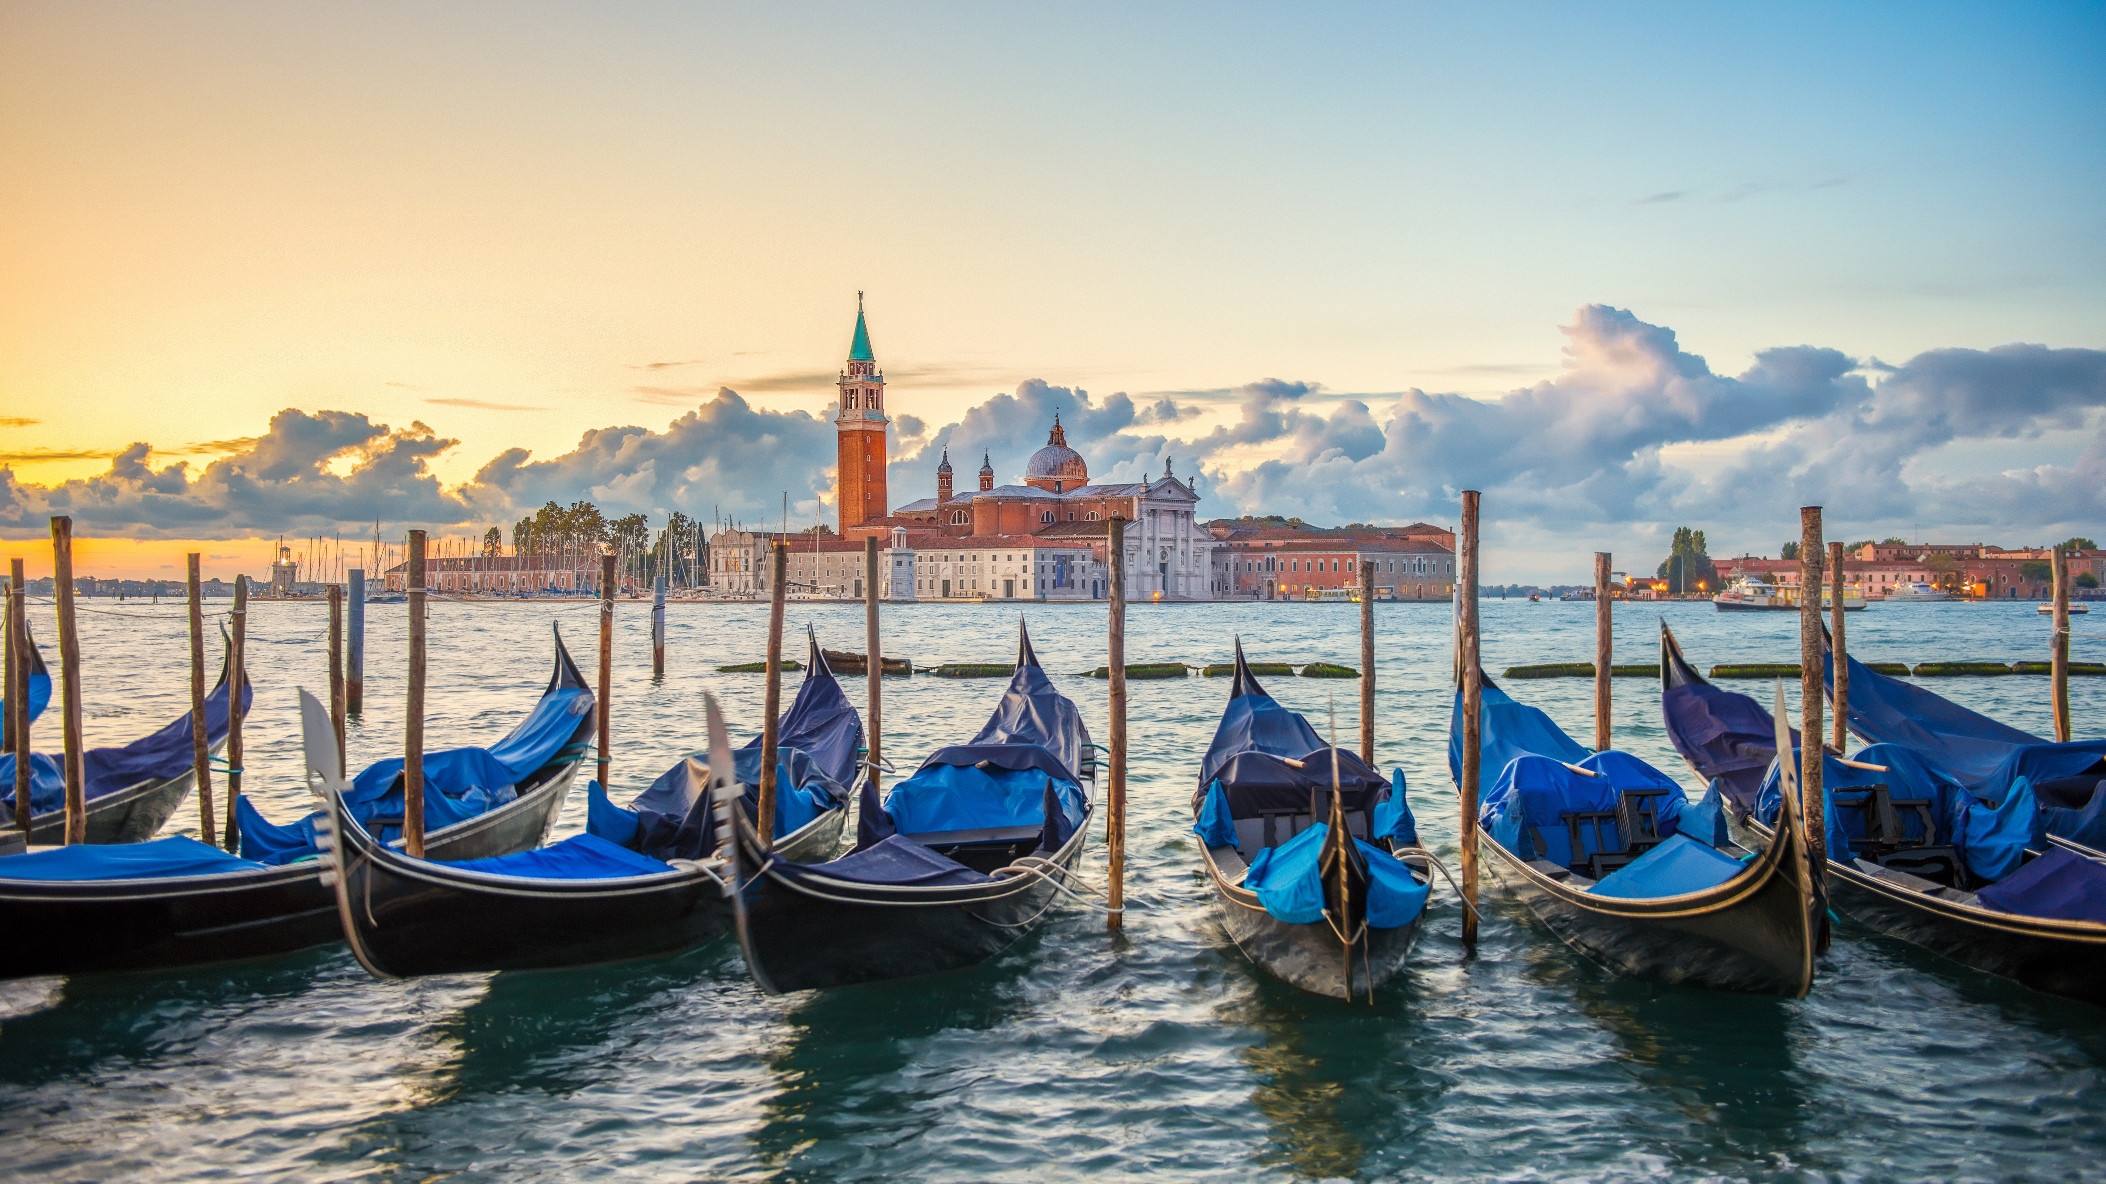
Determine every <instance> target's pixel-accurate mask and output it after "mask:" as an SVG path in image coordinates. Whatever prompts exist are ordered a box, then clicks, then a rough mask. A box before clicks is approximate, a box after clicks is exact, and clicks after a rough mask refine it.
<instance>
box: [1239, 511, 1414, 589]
mask: <svg viewBox="0 0 2106 1184" xmlns="http://www.w3.org/2000/svg"><path fill="white" fill-rule="evenodd" d="M1207 529H1208V532H1209V533H1210V534H1212V535H1213V536H1214V537H1215V538H1216V539H1217V540H1218V542H1219V550H1218V552H1217V555H1218V556H1219V559H1218V562H1217V565H1216V571H1215V575H1214V583H1215V585H1216V587H1217V588H1219V589H1220V591H1219V593H1218V595H1222V596H1229V597H1235V598H1237V599H1254V600H1281V599H1292V600H1307V599H1311V598H1318V599H1321V598H1323V597H1324V596H1325V594H1326V592H1327V591H1331V592H1332V593H1333V594H1336V592H1337V591H1338V590H1348V591H1349V590H1350V589H1353V588H1357V587H1358V586H1359V584H1360V569H1361V567H1362V566H1363V565H1366V566H1368V567H1370V568H1372V569H1373V572H1374V576H1375V596H1376V597H1377V598H1378V599H1382V600H1446V599H1448V598H1450V597H1451V596H1453V595H1454V593H1455V534H1454V532H1453V531H1449V530H1447V529H1445V528H1443V527H1438V526H1433V525H1430V524H1428V523H1424V522H1415V523H1413V524H1412V525H1410V526H1357V527H1340V528H1337V529H1329V530H1326V529H1318V528H1313V527H1308V526H1303V525H1301V524H1300V523H1281V522H1277V521H1276V520H1270V519H1268V520H1257V519H1218V520H1216V521H1214V522H1210V523H1208V524H1207Z"/></svg>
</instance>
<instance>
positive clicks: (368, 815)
mask: <svg viewBox="0 0 2106 1184" xmlns="http://www.w3.org/2000/svg"><path fill="white" fill-rule="evenodd" d="M592 706H593V700H592V692H591V691H588V690H586V689H585V688H583V687H572V686H554V687H551V688H550V689H549V690H548V691H547V692H546V693H545V694H543V695H542V697H541V700H540V702H538V703H536V704H535V705H534V710H533V712H532V713H531V714H530V715H528V716H527V718H526V719H525V720H524V721H523V722H521V723H520V725H519V726H518V727H516V728H514V729H512V731H511V733H510V734H509V735H507V736H506V737H505V738H504V739H503V740H500V741H498V742H497V743H496V744H494V745H492V746H491V747H489V748H449V749H445V750H442V751H439V752H429V753H426V754H425V755H424V831H425V833H426V834H430V833H432V832H433V831H437V830H441V829H443V828H445V827H449V826H452V825H454V824H456V823H460V822H465V821H467V820H468V819H470V818H475V817H478V816H480V815H482V814H486V813H488V812H489V811H491V810H494V809H496V808H497V807H499V806H502V805H504V804H506V803H507V802H510V801H512V800H514V799H515V798H517V797H518V796H519V795H518V791H517V790H516V789H515V788H514V786H515V785H516V784H517V783H518V782H519V781H520V780H521V779H522V778H524V777H527V776H529V775H530V774H532V773H534V772H535V771H536V770H538V769H540V768H542V767H543V766H544V765H547V764H548V763H550V762H551V761H552V760H554V759H556V758H557V756H558V755H559V754H561V753H562V751H563V749H564V748H565V746H567V745H568V744H569V743H570V738H571V737H572V736H573V735H575V734H576V733H577V730H578V725H579V721H580V719H581V718H582V717H584V716H585V715H586V714H587V713H589V712H590V711H591V710H592ZM402 764H403V761H402V758H401V757H390V758H389V759H387V760H384V761H377V762H375V763H373V764H371V765H368V766H366V768H365V769H364V770H363V771H361V772H360V773H359V775H358V776H357V778H356V779H354V780H353V781H352V783H351V788H350V789H349V790H347V791H346V792H345V793H344V808H345V809H346V810H347V811H349V812H350V814H351V816H352V817H354V818H356V819H358V821H359V824H360V825H361V826H364V827H366V828H367V829H368V830H372V829H373V822H372V820H373V819H375V818H385V817H400V816H401V815H402V811H403V796H402ZM320 817H321V812H320V811H316V812H314V813H312V814H309V815H308V816H307V817H305V818H302V819H300V820H299V821H298V822H294V823H291V824H289V825H285V826H279V825H277V824H275V823H272V822H271V821H269V820H268V819H266V818H264V817H263V815H262V814H260V813H258V812H257V810H256V808H255V807H254V806H253V805H251V804H250V802H249V798H248V795H246V794H244V795H243V796H242V798H241V800H240V804H239V805H238V807H237V808H236V811H235V823H236V825H237V826H238V827H239V829H240V831H241V853H242V854H243V855H245V856H247V857H249V858H251V859H259V860H262V861H263V862H265V863H290V862H291V861H293V860H295V859H299V858H301V857H302V856H305V855H310V854H313V853H314V852H315V851H317V850H318V848H317V847H316V845H315V835H314V825H315V821H316V820H317V819H319V818H320ZM401 833H402V829H401V827H399V826H385V827H381V828H380V830H379V832H378V833H377V834H375V836H374V837H375V838H378V839H380V840H381V841H383V842H390V841H392V840H394V839H396V838H398V837H400V835H401Z"/></svg>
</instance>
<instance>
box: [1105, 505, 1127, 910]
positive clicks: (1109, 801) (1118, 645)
mask: <svg viewBox="0 0 2106 1184" xmlns="http://www.w3.org/2000/svg"><path fill="white" fill-rule="evenodd" d="M1107 558H1109V559H1110V560H1111V589H1110V592H1111V595H1110V598H1109V600H1108V601H1107V603H1108V605H1109V607H1110V619H1109V623H1108V627H1107V631H1106V637H1105V646H1106V648H1107V649H1108V650H1109V651H1110V652H1109V654H1108V655H1107V660H1108V661H1109V663H1110V665H1109V666H1108V667H1107V668H1106V670H1105V673H1106V674H1108V675H1110V678H1109V679H1108V680H1107V681H1108V682H1109V683H1110V684H1111V754H1110V760H1109V764H1110V765H1111V776H1110V778H1109V779H1108V788H1107V789H1106V790H1105V794H1104V806H1105V810H1104V813H1105V819H1104V848H1105V851H1104V858H1105V862H1106V863H1107V864H1108V865H1109V866H1110V869H1111V871H1110V885H1109V889H1108V891H1109V904H1110V907H1111V911H1110V912H1108V913H1106V914H1105V924H1106V925H1107V926H1108V927H1109V928H1111V929H1114V930H1116V929H1119V928H1121V927H1123V925H1124V924H1125V920H1126V913H1125V909H1126V520H1125V519H1124V518H1121V517H1119V516H1118V515H1116V514H1115V515H1113V516H1112V520H1111V545H1110V548H1109V554H1108V556H1107Z"/></svg>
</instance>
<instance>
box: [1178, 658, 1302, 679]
mask: <svg viewBox="0 0 2106 1184" xmlns="http://www.w3.org/2000/svg"><path fill="white" fill-rule="evenodd" d="M1246 665H1248V666H1249V667H1250V672H1251V673H1252V674H1279V675H1292V674H1293V673H1294V667H1293V666H1291V665H1288V664H1287V663H1285V662H1250V663H1246ZM1200 673H1201V674H1204V675H1206V676H1207V677H1208V678H1228V677H1230V676H1232V675H1234V674H1235V673H1236V664H1235V663H1234V662H1221V663H1217V664H1216V665H1213V666H1209V667H1207V668H1206V669H1204V670H1201V671H1200Z"/></svg>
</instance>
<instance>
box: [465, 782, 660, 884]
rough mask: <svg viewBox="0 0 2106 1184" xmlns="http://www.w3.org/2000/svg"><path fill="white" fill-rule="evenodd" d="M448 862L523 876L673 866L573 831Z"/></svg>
mask: <svg viewBox="0 0 2106 1184" xmlns="http://www.w3.org/2000/svg"><path fill="white" fill-rule="evenodd" d="M595 784H597V783H595ZM446 866H448V867H455V868H460V869H462V870H463V871H471V872H487V873H489V874H490V875H493V876H514V877H517V878H519V879H523V880H618V879H623V878H626V877H629V876H655V875H658V874H660V873H663V872H669V871H672V870H673V868H672V865H671V864H668V863H666V862H664V861H662V860H657V859H652V858H651V857H650V856H648V855H638V854H637V853H636V852H634V851H631V850H629V849H628V848H626V847H623V846H621V845H620V844H618V843H610V842H608V841H607V840H606V839H603V838H601V837H599V836H598V835H595V834H590V833H587V834H582V835H572V836H571V837H569V838H567V839H565V840H563V841H562V842H560V843H551V844H549V845H548V846H546V847H537V848H535V849H534V850H532V851H520V852H518V853H516V854H512V855H498V856H493V857H491V858H489V859H464V860H461V861H460V862H458V863H451V864H447V865H446Z"/></svg>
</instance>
